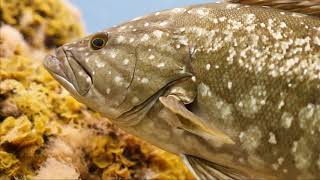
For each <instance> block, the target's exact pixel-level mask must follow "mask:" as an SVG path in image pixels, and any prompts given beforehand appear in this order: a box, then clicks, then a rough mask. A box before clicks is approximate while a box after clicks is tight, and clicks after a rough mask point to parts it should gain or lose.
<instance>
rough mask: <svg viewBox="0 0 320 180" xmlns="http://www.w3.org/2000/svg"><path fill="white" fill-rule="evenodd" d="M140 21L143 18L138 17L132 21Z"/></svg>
mask: <svg viewBox="0 0 320 180" xmlns="http://www.w3.org/2000/svg"><path fill="white" fill-rule="evenodd" d="M140 19H142V16H140V17H136V18H134V19H132V20H131V21H138V20H140Z"/></svg>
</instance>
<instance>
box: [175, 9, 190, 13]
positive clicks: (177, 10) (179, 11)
mask: <svg viewBox="0 0 320 180" xmlns="http://www.w3.org/2000/svg"><path fill="white" fill-rule="evenodd" d="M186 11H187V10H186V9H184V8H174V9H172V12H173V13H184V12H186Z"/></svg>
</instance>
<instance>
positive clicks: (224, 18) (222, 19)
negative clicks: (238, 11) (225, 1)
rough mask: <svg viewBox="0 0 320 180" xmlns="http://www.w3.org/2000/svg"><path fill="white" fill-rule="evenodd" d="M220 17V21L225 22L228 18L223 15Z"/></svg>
mask: <svg viewBox="0 0 320 180" xmlns="http://www.w3.org/2000/svg"><path fill="white" fill-rule="evenodd" d="M218 19H219V21H220V22H224V21H225V20H226V19H227V18H226V17H224V16H222V17H219V18H218Z"/></svg>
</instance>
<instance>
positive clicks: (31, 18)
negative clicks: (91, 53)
mask: <svg viewBox="0 0 320 180" xmlns="http://www.w3.org/2000/svg"><path fill="white" fill-rule="evenodd" d="M0 19H1V20H2V21H3V22H4V24H8V25H11V26H13V27H15V28H16V29H18V30H19V31H20V32H21V33H22V34H23V36H24V38H25V39H26V40H27V41H28V42H29V43H30V44H31V45H32V46H35V47H38V48H39V47H43V45H45V46H46V47H55V46H60V45H62V44H64V43H66V42H67V41H68V40H70V39H72V38H76V37H78V36H79V35H82V34H83V28H82V26H81V24H80V23H79V22H80V13H79V12H78V11H76V10H75V8H71V6H69V5H68V4H67V3H65V2H64V1H61V0H58V1H57V0H23V1H21V0H0Z"/></svg>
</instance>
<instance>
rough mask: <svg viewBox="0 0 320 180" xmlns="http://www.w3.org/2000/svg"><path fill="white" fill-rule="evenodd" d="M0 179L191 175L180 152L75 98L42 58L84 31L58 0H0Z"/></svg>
mask: <svg viewBox="0 0 320 180" xmlns="http://www.w3.org/2000/svg"><path fill="white" fill-rule="evenodd" d="M0 21H1V22H3V24H2V25H1V27H0V162H1V163H0V179H2V178H4V179H6V178H18V179H20V178H21V179H23V178H28V179H29V178H30V179H54V178H60V179H61V178H69V179H78V178H81V179H110V178H124V179H142V178H147V179H192V178H193V177H192V175H191V174H190V173H189V172H188V171H187V169H186V168H185V167H184V165H183V164H182V163H181V162H180V160H179V158H178V157H176V156H175V155H172V154H170V153H167V152H164V151H162V150H160V149H157V148H156V147H154V146H152V145H149V144H147V143H145V142H143V141H141V140H139V139H137V138H135V137H133V136H131V135H128V134H126V133H125V132H123V131H121V130H119V129H118V128H116V127H115V126H113V125H112V124H111V123H110V122H109V121H108V120H107V119H105V118H102V117H100V116H99V115H98V114H97V113H94V112H92V111H91V110H89V109H88V108H87V107H85V106H84V105H82V104H80V103H78V102H77V101H76V100H74V99H73V98H72V97H71V96H70V95H69V93H68V92H67V91H66V90H64V89H63V88H62V87H61V86H60V85H59V84H58V83H57V82H56V81H55V80H53V79H52V78H51V76H50V75H49V74H48V73H47V71H46V70H44V68H43V67H42V64H41V61H42V58H43V57H44V55H45V54H47V53H48V52H49V51H51V50H52V48H53V47H57V46H60V45H62V44H64V43H65V42H68V41H70V40H71V39H74V38H77V37H80V36H81V35H83V32H84V29H83V25H82V24H81V18H80V13H79V12H78V10H76V9H75V8H74V7H72V5H70V4H69V3H67V2H66V1H62V0H59V1H57V0H33V1H20V0H1V3H0Z"/></svg>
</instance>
